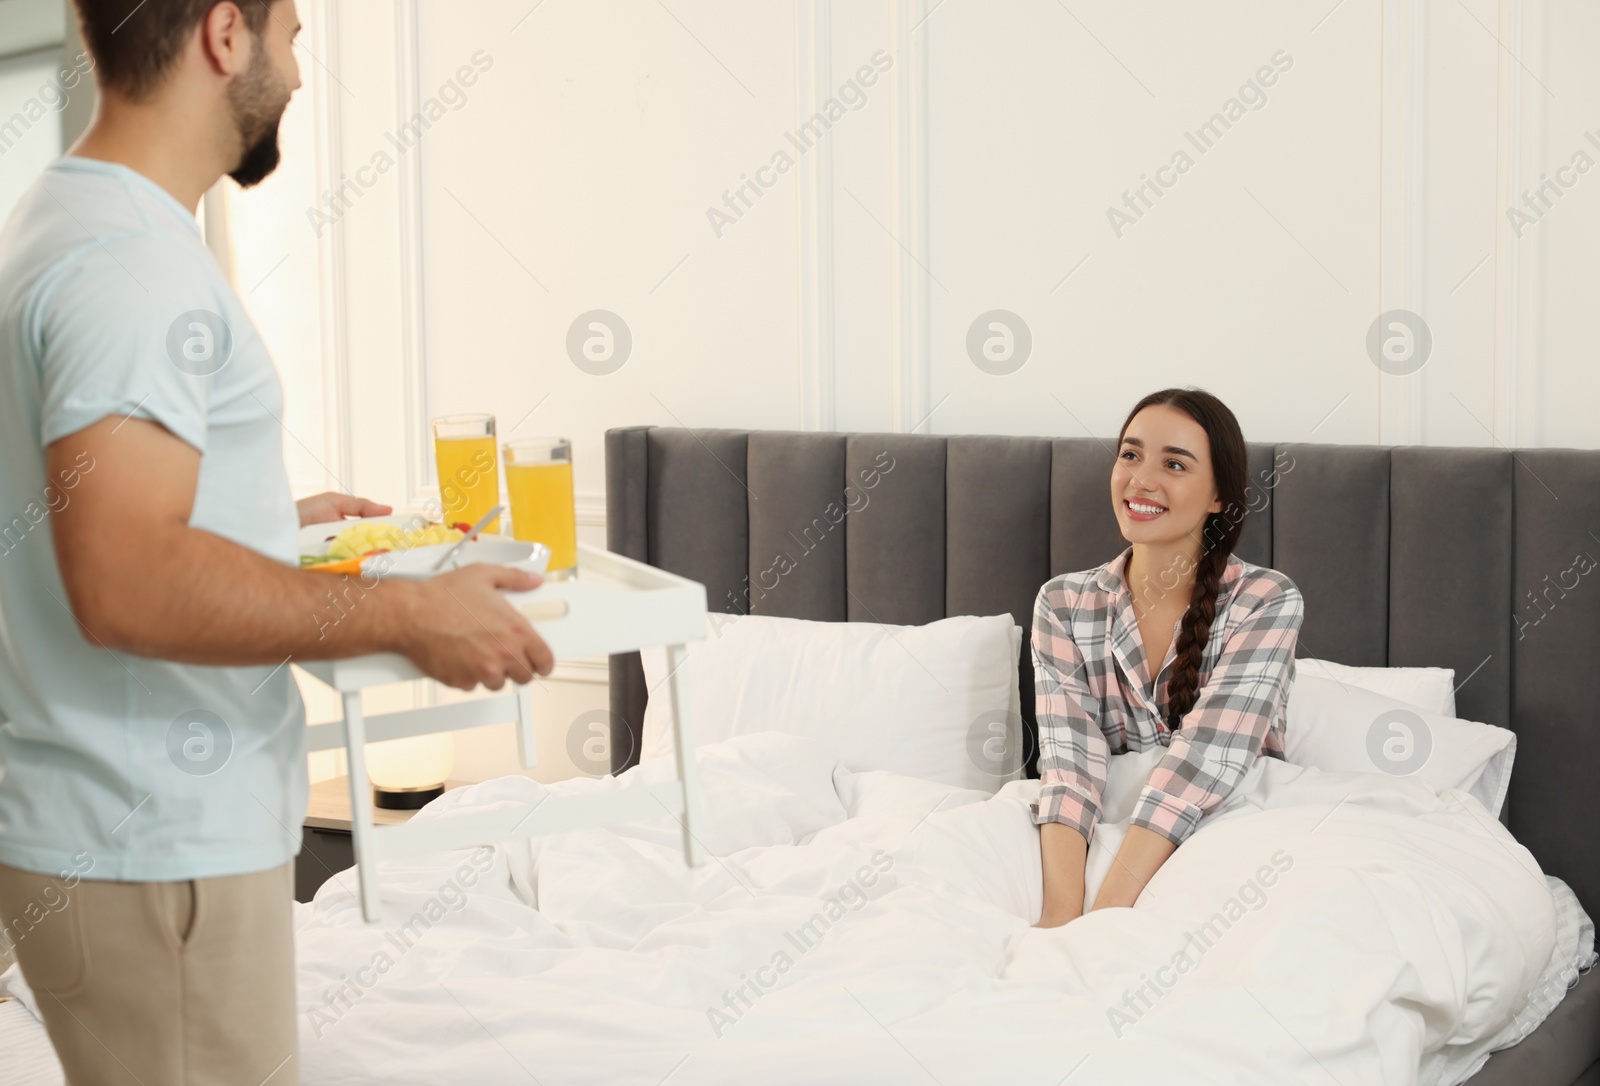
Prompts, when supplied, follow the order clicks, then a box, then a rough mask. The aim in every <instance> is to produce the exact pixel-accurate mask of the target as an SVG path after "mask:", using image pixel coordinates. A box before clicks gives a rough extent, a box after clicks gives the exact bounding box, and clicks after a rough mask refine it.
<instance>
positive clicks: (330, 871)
mask: <svg viewBox="0 0 1600 1086" xmlns="http://www.w3.org/2000/svg"><path fill="white" fill-rule="evenodd" d="M468 783H470V782H468V781H446V782H445V789H446V790H449V789H451V788H460V787H461V786H462V785H464V784H468ZM416 813H417V812H416V811H391V810H388V809H386V808H383V807H374V808H373V809H372V821H373V823H374V824H375V825H378V826H397V825H399V824H400V823H402V822H406V821H408V820H409V819H410V818H411V816H412V815H414V814H416ZM355 862H356V860H355V844H354V842H353V841H352V839H351V831H350V778H348V777H330V778H328V779H327V780H325V781H318V782H317V783H315V784H313V785H312V786H311V794H310V796H309V797H308V798H307V800H306V821H305V827H304V829H303V831H302V835H301V838H300V855H298V856H296V857H295V859H294V899H295V900H296V901H310V900H311V897H312V895H313V894H315V893H316V892H317V887H319V886H321V885H322V884H323V883H325V882H327V881H328V879H330V878H332V877H333V876H334V875H335V874H337V873H338V872H340V871H344V870H346V869H348V868H350V867H352V866H354V864H355ZM351 885H352V886H354V883H352V884H351Z"/></svg>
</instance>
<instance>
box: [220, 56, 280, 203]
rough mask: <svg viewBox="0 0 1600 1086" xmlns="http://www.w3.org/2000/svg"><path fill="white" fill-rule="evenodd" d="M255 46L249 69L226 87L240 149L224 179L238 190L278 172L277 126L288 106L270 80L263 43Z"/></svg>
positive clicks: (275, 81) (271, 79) (278, 87)
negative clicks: (237, 185) (235, 162)
mask: <svg viewBox="0 0 1600 1086" xmlns="http://www.w3.org/2000/svg"><path fill="white" fill-rule="evenodd" d="M255 44H256V51H255V56H254V57H253V58H252V59H251V61H250V67H249V68H248V69H247V70H246V71H245V73H244V74H243V75H241V76H239V77H238V78H237V79H235V80H234V81H233V82H232V83H230V84H229V85H228V107H229V111H230V112H231V113H232V115H233V126H234V129H235V130H236V131H237V132H238V133H239V142H240V143H241V144H242V145H243V147H244V150H243V151H242V152H240V155H239V162H238V164H237V165H235V166H234V168H233V169H231V170H229V171H228V176H229V177H231V178H233V179H234V181H236V182H238V184H239V186H240V187H241V188H249V187H250V186H252V185H255V184H258V183H260V182H261V181H262V180H264V179H265V178H266V177H267V175H268V174H270V173H272V171H273V170H275V169H277V168H278V162H279V160H280V158H281V154H280V152H279V150H278V122H279V121H280V120H281V119H282V118H283V111H284V110H285V109H286V108H288V105H289V95H288V94H286V93H285V92H284V90H283V88H282V87H281V86H280V85H279V83H278V81H277V80H276V79H274V78H273V74H272V67H271V65H270V64H269V63H268V61H267V50H266V45H265V43H264V42H262V41H261V40H260V38H257V39H256V43H255Z"/></svg>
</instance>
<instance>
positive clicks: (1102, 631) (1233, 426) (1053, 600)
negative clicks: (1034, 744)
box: [1033, 389, 1302, 927]
mask: <svg viewBox="0 0 1600 1086" xmlns="http://www.w3.org/2000/svg"><path fill="white" fill-rule="evenodd" d="M1247 480H1248V473H1247V469H1246V456H1245V443H1244V436H1243V434H1242V433H1240V430H1239V424H1238V421H1237V420H1236V419H1235V418H1234V416H1233V412H1231V411H1230V410H1228V408H1227V407H1226V406H1225V405H1224V404H1223V403H1222V402H1221V401H1220V400H1218V399H1217V398H1216V397H1215V396H1212V395H1211V394H1210V393H1207V392H1203V391H1200V390H1198V389H1165V390H1163V391H1161V392H1156V393H1152V394H1151V395H1149V396H1146V397H1144V398H1143V399H1142V400H1140V401H1139V402H1138V403H1137V404H1135V405H1134V407H1133V410H1132V411H1130V412H1129V413H1128V418H1127V421H1125V422H1124V423H1123V425H1122V432H1121V433H1120V434H1119V435H1118V438H1117V459H1116V463H1115V464H1114V465H1113V467H1112V470H1111V501H1112V506H1113V508H1114V509H1115V511H1116V516H1117V524H1118V527H1119V528H1120V529H1121V532H1122V535H1123V538H1125V539H1126V540H1127V541H1128V543H1129V547H1128V549H1127V550H1125V551H1123V552H1122V554H1120V555H1118V556H1117V557H1116V558H1114V559H1113V560H1112V561H1110V562H1108V563H1106V564H1105V565H1103V566H1100V567H1098V568H1096V569H1092V570H1086V571H1084V572H1082V573H1068V574H1064V575H1063V576H1060V577H1057V578H1055V579H1053V580H1051V581H1049V582H1047V583H1046V584H1045V585H1044V587H1043V588H1041V589H1040V590H1039V597H1038V600H1037V602H1036V605H1035V608H1034V639H1033V644H1034V664H1035V671H1036V680H1035V687H1036V689H1037V691H1038V720H1039V753H1040V756H1039V769H1040V778H1041V786H1040V793H1039V801H1038V803H1037V804H1035V805H1034V806H1033V818H1034V821H1035V822H1036V823H1038V824H1039V825H1040V838H1039V844H1040V854H1041V858H1042V861H1043V877H1044V908H1043V911H1042V913H1041V915H1040V920H1039V925H1038V926H1040V927H1054V926H1057V925H1059V924H1064V923H1066V922H1068V921H1070V920H1072V919H1074V918H1075V917H1077V916H1079V915H1080V914H1081V913H1082V912H1083V910H1084V908H1085V906H1086V904H1087V903H1086V902H1085V901H1084V896H1085V881H1084V872H1085V860H1086V858H1087V854H1088V842H1089V839H1090V837H1091V836H1092V834H1093V833H1094V828H1095V825H1096V824H1097V823H1098V822H1099V821H1100V818H1101V796H1102V794H1103V792H1104V790H1105V782H1106V774H1107V769H1108V764H1107V763H1108V760H1109V757H1110V756H1111V755H1113V754H1122V753H1126V752H1129V751H1141V750H1148V749H1150V748H1152V747H1155V746H1162V747H1166V748H1167V752H1166V754H1164V755H1163V756H1162V757H1161V759H1160V761H1159V762H1157V763H1156V766H1155V769H1154V771H1153V772H1152V773H1151V774H1150V776H1149V779H1148V782H1147V783H1146V785H1145V787H1144V790H1143V792H1142V793H1141V795H1140V798H1139V801H1138V804H1137V806H1136V808H1135V810H1134V813H1133V816H1132V820H1131V823H1130V825H1129V829H1128V832H1127V835H1126V836H1125V837H1124V839H1123V842H1122V845H1121V847H1120V848H1119V849H1118V852H1117V862H1116V863H1114V864H1113V865H1112V867H1111V870H1110V872H1109V873H1108V874H1107V876H1106V878H1105V881H1104V882H1103V883H1102V884H1101V886H1100V888H1099V891H1098V893H1097V894H1096V896H1095V899H1094V908H1096V909H1099V908H1105V907H1108V906H1129V905H1132V904H1133V903H1134V902H1135V901H1136V900H1137V899H1138V897H1139V893H1140V891H1141V890H1142V889H1143V888H1144V885H1145V883H1147V882H1148V881H1149V880H1150V879H1151V877H1153V876H1154V875H1155V873H1156V871H1157V870H1159V869H1160V867H1161V865H1162V864H1163V863H1165V862H1166V860H1167V859H1168V858H1169V857H1170V856H1171V855H1172V853H1173V852H1174V851H1175V850H1176V849H1177V847H1178V846H1179V845H1181V844H1182V843H1183V841H1184V840H1186V839H1187V838H1188V836H1189V835H1190V834H1192V833H1193V832H1194V830H1195V828H1196V827H1197V826H1198V824H1199V822H1200V819H1201V818H1203V817H1204V816H1205V814H1206V813H1207V812H1208V811H1210V810H1212V809H1213V808H1215V807H1216V806H1217V804H1219V803H1221V802H1222V801H1223V800H1225V799H1226V798H1227V797H1228V796H1229V795H1230V794H1231V793H1232V791H1233V789H1234V788H1235V787H1236V786H1237V784H1238V782H1239V780H1240V779H1241V778H1242V777H1243V776H1244V774H1245V772H1246V771H1247V770H1248V769H1249V768H1250V765H1251V764H1252V763H1253V762H1254V761H1255V760H1256V758H1258V757H1259V756H1261V755H1268V756H1271V757H1278V758H1281V757H1283V749H1284V747H1283V733H1284V707H1285V704H1286V703H1287V700H1288V693H1289V686H1290V684H1291V683H1292V682H1293V680H1294V645H1295V640H1296V637H1297V634H1298V632H1299V629H1300V618H1301V614H1302V605H1301V601H1300V593H1299V590H1298V589H1297V588H1295V586H1294V584H1293V582H1291V581H1290V580H1289V579H1288V578H1287V577H1285V576H1283V575H1282V574H1281V573H1278V572H1276V571H1275V570H1270V569H1264V568H1262V567H1259V566H1253V565H1250V564H1248V563H1246V562H1243V561H1242V560H1240V559H1239V558H1238V557H1237V556H1235V555H1234V553H1233V549H1234V547H1235V545H1236V544H1237V543H1238V541H1239V535H1240V532H1241V530H1242V527H1243V520H1244V515H1243V513H1242V512H1240V511H1241V510H1245V509H1246V508H1247V504H1246V503H1247V500H1248V497H1247V494H1248V487H1247ZM1069 828H1070V829H1071V830H1075V831H1076V832H1075V833H1069V832H1067V830H1068V829H1069Z"/></svg>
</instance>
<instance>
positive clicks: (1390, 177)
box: [1372, 0, 1437, 445]
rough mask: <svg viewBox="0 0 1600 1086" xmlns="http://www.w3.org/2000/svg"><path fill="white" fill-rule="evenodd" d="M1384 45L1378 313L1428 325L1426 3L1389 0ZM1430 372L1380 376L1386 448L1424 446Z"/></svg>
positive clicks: (1381, 428)
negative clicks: (1402, 313) (1418, 318)
mask: <svg viewBox="0 0 1600 1086" xmlns="http://www.w3.org/2000/svg"><path fill="white" fill-rule="evenodd" d="M1381 41H1382V44H1381V49H1382V54H1383V59H1382V63H1381V65H1380V71H1381V74H1380V78H1381V81H1382V84H1381V90H1380V94H1379V100H1380V108H1379V118H1380V120H1379V123H1380V126H1381V130H1382V135H1381V137H1380V144H1379V146H1380V151H1379V163H1380V166H1379V172H1380V178H1381V179H1380V183H1379V204H1378V220H1379V227H1378V233H1379V246H1378V253H1379V256H1378V265H1379V267H1378V312H1380V313H1381V312H1387V311H1388V310H1391V309H1408V310H1410V311H1411V312H1413V313H1418V314H1421V315H1422V317H1423V319H1424V320H1427V319H1428V306H1427V304H1426V303H1427V289H1426V286H1427V282H1426V276H1427V247H1428V245H1427V185H1428V179H1427V140H1428V127H1427V112H1426V107H1427V92H1428V57H1427V48H1428V10H1427V4H1426V2H1425V0H1388V2H1386V3H1385V4H1384V5H1383V28H1382V39H1381ZM1372 316H1373V317H1374V318H1376V317H1377V316H1378V313H1374V314H1373V315H1372ZM1435 346H1437V345H1435ZM1427 372H1428V368H1427V367H1426V366H1424V367H1423V369H1421V370H1419V371H1418V372H1416V373H1413V374H1409V375H1407V376H1404V377H1393V376H1389V375H1387V374H1381V373H1380V374H1379V377H1378V381H1379V385H1378V430H1379V440H1380V441H1381V442H1383V443H1384V444H1387V445H1419V444H1421V443H1422V440H1423V433H1422V431H1423V402H1424V396H1423V391H1424V390H1423V382H1424V381H1426V380H1427Z"/></svg>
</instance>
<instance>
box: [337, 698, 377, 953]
mask: <svg viewBox="0 0 1600 1086" xmlns="http://www.w3.org/2000/svg"><path fill="white" fill-rule="evenodd" d="M344 736H345V752H346V753H347V754H348V755H349V759H350V836H351V837H352V838H353V839H354V843H355V853H356V878H357V880H358V881H359V883H360V886H361V917H362V919H364V920H365V921H366V922H367V923H369V924H375V923H377V922H378V857H377V850H376V849H375V848H374V847H373V845H374V843H375V842H374V840H373V833H372V788H371V786H370V784H369V783H368V781H367V724H366V720H365V718H363V717H362V715H361V691H359V690H347V691H345V693H344Z"/></svg>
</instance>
